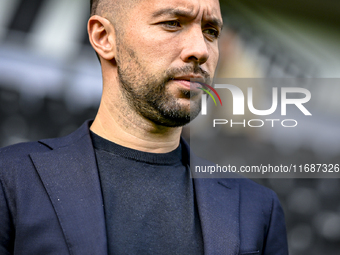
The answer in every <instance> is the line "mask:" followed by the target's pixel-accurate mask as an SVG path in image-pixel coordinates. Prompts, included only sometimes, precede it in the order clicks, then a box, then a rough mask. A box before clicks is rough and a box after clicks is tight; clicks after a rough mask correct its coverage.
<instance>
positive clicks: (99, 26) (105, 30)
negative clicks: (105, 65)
mask: <svg viewBox="0 0 340 255" xmlns="http://www.w3.org/2000/svg"><path fill="white" fill-rule="evenodd" d="M87 31H88V34H89V40H90V43H91V45H92V47H93V48H94V50H95V51H96V52H97V53H98V55H99V56H100V57H102V58H103V59H106V60H112V59H113V58H114V57H115V56H116V34H115V30H114V27H113V25H112V24H111V22H110V21H109V20H107V19H106V18H103V17H101V16H98V15H93V16H91V17H90V19H89V21H88V23H87Z"/></svg>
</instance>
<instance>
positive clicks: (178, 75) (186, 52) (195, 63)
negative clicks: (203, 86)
mask: <svg viewBox="0 0 340 255" xmlns="http://www.w3.org/2000/svg"><path fill="white" fill-rule="evenodd" d="M121 22H125V23H122V24H123V25H122V26H121V27H123V31H122V32H121V31H117V55H116V61H117V66H118V77H119V82H120V86H121V89H122V92H123V95H124V97H125V99H126V100H127V102H128V103H129V104H130V106H131V107H132V108H133V109H134V110H135V111H136V112H137V113H138V114H140V115H142V116H143V117H145V118H147V119H149V120H151V121H152V122H154V123H156V124H158V125H163V126H167V127H176V126H182V125H185V124H187V123H188V122H189V121H190V117H191V119H193V118H195V117H196V116H197V115H198V113H199V111H200V98H201V97H200V90H198V89H195V88H192V89H190V79H192V78H196V79H197V78H198V79H199V80H200V81H201V82H206V83H209V80H210V78H212V77H213V75H214V71H215V68H216V65H217V61H218V45H217V37H218V35H219V33H220V30H221V24H222V18H221V14H220V7H219V2H218V0H171V1H169V0H141V1H140V3H138V4H137V5H136V6H135V7H134V8H132V10H131V12H128V15H127V17H126V20H122V21H121ZM190 113H191V116H190Z"/></svg>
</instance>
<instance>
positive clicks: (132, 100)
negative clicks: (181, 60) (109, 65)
mask: <svg viewBox="0 0 340 255" xmlns="http://www.w3.org/2000/svg"><path fill="white" fill-rule="evenodd" d="M129 53H130V54H129V55H130V57H131V58H132V59H134V58H135V56H134V54H133V53H132V52H129ZM130 61H131V59H130ZM134 62H135V64H138V65H139V66H140V70H138V71H136V72H131V69H129V68H124V69H122V68H121V65H120V64H119V63H117V64H118V77H119V81H120V85H121V88H122V91H123V94H124V96H125V98H126V99H127V101H128V102H129V104H130V106H131V107H132V108H133V109H134V110H135V111H136V112H137V113H139V114H140V115H141V116H143V117H144V118H146V119H148V120H150V121H152V122H154V123H155V124H157V125H161V126H166V127H180V126H184V125H186V124H188V123H189V122H190V120H192V119H194V118H196V117H197V115H198V114H199V112H200V111H201V100H200V98H199V99H198V100H195V101H194V100H191V101H190V109H185V108H184V107H183V106H181V104H180V103H179V102H178V99H177V98H176V97H175V96H174V95H172V94H171V93H170V92H169V91H167V84H168V82H169V81H171V80H173V79H174V78H175V77H176V76H180V75H186V74H200V75H202V76H203V77H206V78H208V76H209V75H208V74H207V73H206V72H205V71H203V70H202V69H201V68H200V67H198V66H197V67H193V66H186V67H183V68H172V69H168V70H167V71H166V72H165V73H164V74H163V75H159V76H158V77H155V76H149V77H146V75H147V72H143V71H142V70H143V68H142V66H141V65H140V63H139V62H138V61H136V59H134ZM138 72H139V76H138ZM141 73H144V74H145V75H144V77H140V76H141V75H140V74H141ZM180 93H181V95H182V98H187V99H188V100H190V97H193V96H195V95H198V92H193V91H188V90H180Z"/></svg>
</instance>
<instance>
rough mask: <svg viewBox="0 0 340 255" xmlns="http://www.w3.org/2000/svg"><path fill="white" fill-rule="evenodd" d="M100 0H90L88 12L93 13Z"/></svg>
mask: <svg viewBox="0 0 340 255" xmlns="http://www.w3.org/2000/svg"><path fill="white" fill-rule="evenodd" d="M99 1H100V0H90V14H91V16H92V15H95V14H96V11H97V7H98V4H99Z"/></svg>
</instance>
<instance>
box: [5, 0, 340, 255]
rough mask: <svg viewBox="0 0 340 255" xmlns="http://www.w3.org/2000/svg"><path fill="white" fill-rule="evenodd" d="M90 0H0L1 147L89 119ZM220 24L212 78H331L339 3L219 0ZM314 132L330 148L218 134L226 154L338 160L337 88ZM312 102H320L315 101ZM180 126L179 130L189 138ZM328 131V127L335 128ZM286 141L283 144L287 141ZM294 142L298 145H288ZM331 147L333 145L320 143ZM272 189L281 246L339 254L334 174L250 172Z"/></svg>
mask: <svg viewBox="0 0 340 255" xmlns="http://www.w3.org/2000/svg"><path fill="white" fill-rule="evenodd" d="M88 2H89V1H87V0H86V1H84V0H30V1H28V0H0V147H3V146H6V145H10V144H14V143H18V142H25V141H31V140H38V139H42V138H48V137H56V136H63V135H66V134H68V133H70V132H72V131H73V130H75V129H76V128H77V127H78V126H80V125H81V124H82V123H83V122H84V121H85V120H86V119H90V118H94V116H95V114H96V111H97V107H98V105H99V100H100V95H101V73H100V66H99V63H98V60H97V59H96V56H95V54H94V52H93V50H92V48H91V46H90V45H89V42H88V39H87V34H86V21H87V19H88V13H89V3H88ZM221 4H222V9H223V16H224V21H225V28H224V32H223V35H222V37H221V42H220V46H221V47H220V51H221V57H220V64H219V68H218V72H217V76H218V77H221V78H261V77H274V78H281V77H293V78H296V77H302V78H340V43H339V41H340V29H339V27H340V2H339V1H337V0H324V1H322V2H321V1H316V0H309V1H307V0H285V1H281V0H280V1H273V0H256V1H249V0H228V1H221ZM332 94H333V95H334V97H333V98H328V99H327V101H326V102H321V103H323V104H325V105H328V106H332V107H329V109H333V110H329V111H328V114H327V115H326V116H325V119H324V120H323V121H329V123H331V124H329V125H331V126H332V128H333V129H331V130H335V131H332V132H333V133H330V132H327V131H323V130H318V132H319V134H320V140H322V141H323V142H324V144H325V147H324V148H325V149H326V150H327V148H328V149H329V148H331V150H330V149H329V151H330V152H331V153H330V154H331V155H328V154H326V155H325V154H324V153H322V151H324V150H321V151H320V150H318V149H317V148H309V147H308V146H307V147H306V146H302V145H301V143H295V146H293V147H292V146H290V147H289V143H288V145H287V146H288V147H289V152H288V153H287V150H284V148H281V147H280V144H281V143H282V139H281V140H280V138H279V139H276V140H267V141H265V142H263V143H261V146H259V144H258V143H256V142H255V141H254V140H253V139H252V134H251V133H249V132H248V131H247V130H245V131H243V130H239V131H237V132H233V133H230V134H226V137H227V138H228V139H229V140H228V141H229V144H230V150H229V151H228V152H229V153H230V155H232V154H233V151H234V150H235V148H237V144H240V143H242V144H247V145H249V146H248V148H249V151H248V153H254V154H256V153H259V152H261V153H259V155H267V156H268V157H273V156H276V157H279V158H280V157H282V158H294V157H296V158H298V157H304V158H306V159H310V160H311V161H313V160H314V159H315V158H320V157H321V158H322V157H323V158H325V157H326V159H327V157H329V158H331V159H332V161H335V162H338V163H340V152H339V145H338V146H336V145H337V144H340V141H338V140H335V141H334V135H337V134H338V132H339V124H340V116H339V111H338V110H337V109H339V108H340V105H339V104H340V100H339V99H338V98H339V95H340V86H339V87H335V88H334V91H333V92H332ZM319 103H320V102H319ZM188 130H189V128H188V127H187V128H186V130H185V131H184V133H183V134H184V136H187V138H189V137H188V133H189V132H188ZM335 132H336V133H335ZM286 144H287V143H286ZM296 144H298V145H296ZM327 145H329V146H331V145H332V146H333V147H327ZM256 181H257V182H260V183H262V184H263V185H265V186H268V187H270V188H272V189H274V190H275V191H276V192H277V194H278V196H279V198H280V200H281V202H282V205H283V207H284V210H285V215H286V221H287V229H288V240H289V249H290V254H292V255H336V254H340V203H339V201H340V181H339V179H257V180H256Z"/></svg>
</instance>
